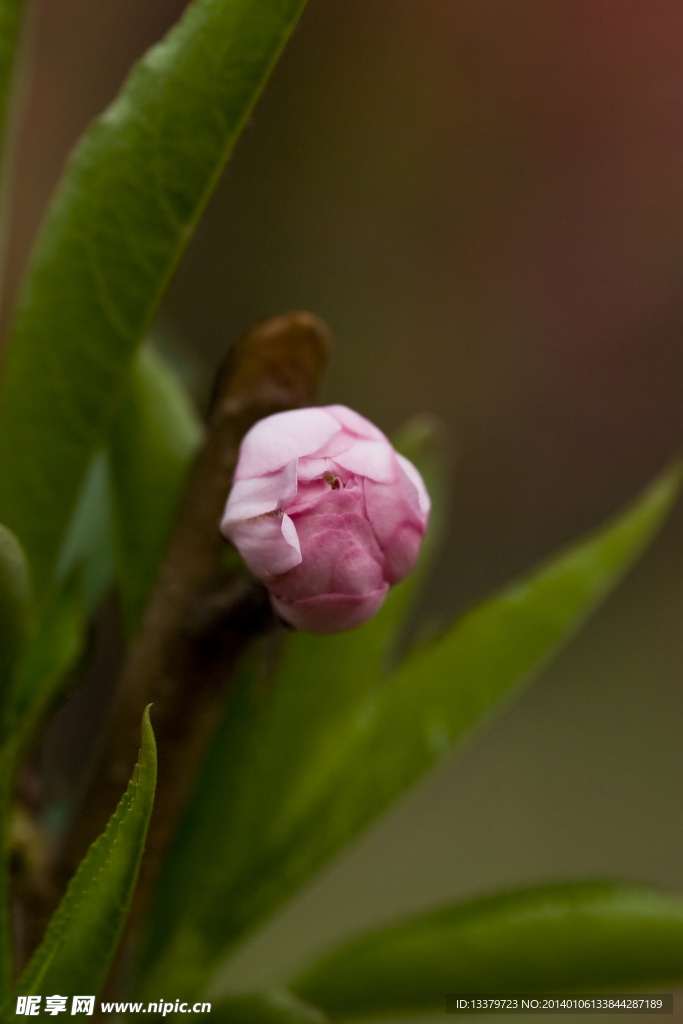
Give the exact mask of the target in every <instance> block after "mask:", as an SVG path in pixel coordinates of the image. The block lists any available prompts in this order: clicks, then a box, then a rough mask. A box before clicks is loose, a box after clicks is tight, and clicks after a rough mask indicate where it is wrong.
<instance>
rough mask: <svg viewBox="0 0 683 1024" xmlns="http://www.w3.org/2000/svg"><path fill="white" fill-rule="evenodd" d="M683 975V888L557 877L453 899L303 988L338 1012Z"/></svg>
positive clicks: (644, 983)
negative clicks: (670, 890) (559, 880)
mask: <svg viewBox="0 0 683 1024" xmlns="http://www.w3.org/2000/svg"><path fill="white" fill-rule="evenodd" d="M681 983H683V899H681V898H680V897H674V896H671V895H669V894H667V893H663V892H659V891H657V890H655V889H648V888H645V887H643V886H635V885H625V884H607V883H577V884H567V885H548V886H540V887H538V888H532V889H521V890H518V891H516V892H509V893H503V894H499V895H495V896H490V897H487V898H485V899H479V900H474V901H473V902H471V903H465V904H460V905H459V906H454V907H447V908H444V909H442V910H437V911H435V912H434V913H431V914H426V915H425V916H424V917H418V918H415V919H413V920H410V921H406V922H404V923H402V924H399V925H396V926H394V927H392V928H387V929H385V930H383V931H379V932H375V933H374V934H372V935H365V936H363V937H362V938H360V939H358V940H356V941H355V942H352V943H350V944H349V945H346V946H343V947H342V948H340V949H338V950H336V951H335V952H333V953H330V954H329V955H328V956H326V957H325V958H324V959H322V960H321V961H320V962H319V963H317V964H315V965H313V966H312V967H311V968H310V969H309V970H308V971H306V973H305V974H303V975H301V976H300V977H298V978H297V979H296V980H295V982H294V984H293V986H292V988H293V991H294V992H295V993H296V994H297V995H299V996H300V997H302V998H303V999H306V1000H310V1001H311V1002H313V1003H315V1004H316V1005H318V1006H320V1007H322V1008H323V1009H324V1010H326V1011H327V1012H328V1013H330V1014H332V1015H334V1016H335V1017H356V1016H362V1017H375V1016H389V1015H391V1014H395V1013H422V1012H429V1011H438V1010H441V1011H443V1010H444V1008H445V998H446V994H447V993H456V992H459V993H461V994H463V995H464V994H472V995H474V994H477V993H490V994H493V993H496V992H500V993H503V992H571V991H574V992H576V991H579V990H581V989H583V991H589V992H592V991H608V990H611V991H613V992H619V991H622V990H623V989H624V988H625V987H626V988H631V989H635V990H636V991H638V990H648V989H653V988H655V989H656V988H657V987H661V986H671V985H680V984H681Z"/></svg>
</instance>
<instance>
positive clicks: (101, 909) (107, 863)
mask: <svg viewBox="0 0 683 1024" xmlns="http://www.w3.org/2000/svg"><path fill="white" fill-rule="evenodd" d="M156 765H157V759H156V746H155V743H154V733H153V732H152V726H151V724H150V721H149V708H148V709H147V710H146V711H145V714H144V716H143V722H142V750H141V753H140V759H139V761H138V763H137V765H136V766H135V770H134V773H133V778H132V779H131V781H130V783H129V785H128V788H127V790H126V792H125V794H124V796H123V798H122V799H121V802H120V803H119V806H118V807H117V809H116V811H115V812H114V814H113V815H112V817H111V819H110V820H109V824H108V825H107V828H106V830H105V831H104V833H103V834H102V835H101V836H100V837H99V839H97V840H96V841H95V842H94V843H93V845H92V846H91V847H90V850H89V851H88V853H87V855H86V857H85V859H84V860H83V862H82V863H81V865H80V867H79V869H78V871H77V872H76V874H75V875H74V877H73V879H72V881H71V883H70V885H69V888H68V890H67V892H66V894H65V896H64V898H63V899H62V902H61V903H60V905H59V907H58V908H57V910H56V911H55V913H54V915H53V917H52V920H51V921H50V924H49V925H48V929H47V932H46V933H45V937H44V939H43V941H42V942H41V944H40V946H39V947H38V949H37V950H36V952H35V954H34V955H33V957H32V959H31V961H30V962H29V964H28V965H27V967H26V969H25V970H24V972H23V974H22V975H21V977H20V978H19V981H18V983H17V988H16V993H17V994H20V995H23V994H31V993H42V994H51V993H53V992H57V993H60V994H61V995H83V994H86V995H87V994H92V993H96V992H98V991H99V989H100V988H101V986H102V984H103V983H104V980H105V978H106V976H107V972H108V970H109V966H110V964H111V961H112V958H113V956H114V953H115V952H116V947H117V945H118V942H119V938H120V936H121V931H122V928H123V925H124V922H125V919H126V915H127V913H128V908H129V906H130V902H131V899H132V896H133V890H134V888H135V882H136V880H137V876H138V870H139V867H140V859H141V857H142V851H143V849H144V844H145V836H146V835H147V826H148V824H149V818H150V815H151V813H152V805H153V803H154V789H155V786H156Z"/></svg>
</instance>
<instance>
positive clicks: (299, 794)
mask: <svg viewBox="0 0 683 1024" xmlns="http://www.w3.org/2000/svg"><path fill="white" fill-rule="evenodd" d="M678 476H679V474H678V471H676V472H670V473H668V474H666V475H665V476H663V477H662V478H661V479H660V480H659V481H658V482H657V483H656V484H655V485H654V486H653V487H652V488H650V489H649V490H648V491H647V493H646V494H645V495H644V496H643V497H641V499H640V501H639V502H638V503H637V504H636V505H635V506H634V507H632V508H630V509H629V510H628V511H627V512H626V513H625V514H624V515H622V516H621V517H620V518H619V519H618V520H617V521H616V522H614V523H612V524H610V525H609V526H608V527H606V528H604V529H603V530H601V531H600V532H598V533H596V534H594V535H593V536H592V537H590V538H589V539H588V540H587V541H584V542H583V543H582V544H579V545H578V546H577V547H575V548H573V549H571V550H570V551H569V552H567V553H565V554H562V555H561V556H560V557H559V558H557V559H555V560H554V561H552V562H550V563H549V564H548V565H546V566H544V567H543V568H541V569H540V570H538V571H536V572H534V573H532V574H531V575H530V576H529V577H528V578H527V579H526V580H525V581H523V582H522V583H519V584H517V585H515V586H512V587H511V588H509V589H507V590H506V591H504V592H503V593H502V594H501V595H499V596H497V597H494V598H493V599H492V600H490V601H488V602H486V603H485V604H483V605H481V606H480V607H478V608H475V609H474V610H473V611H471V612H470V613H469V614H467V615H465V616H464V617H463V618H462V619H460V620H459V621H457V622H456V623H455V624H454V625H453V626H452V627H451V629H450V630H448V632H447V633H446V634H445V635H444V636H443V637H441V638H439V639H436V640H434V641H432V642H430V643H428V644H426V645H424V646H423V647H422V648H420V649H418V650H416V651H413V652H412V653H411V654H410V655H409V656H408V657H407V658H406V659H405V660H404V662H403V664H402V665H401V666H400V667H399V668H398V669H397V670H394V671H387V670H385V669H384V668H383V667H382V666H383V664H384V658H383V653H382V652H379V653H378V652H377V651H376V649H375V653H374V654H372V648H371V646H368V643H367V635H364V632H363V630H364V629H367V628H368V627H363V628H362V629H360V630H358V631H355V632H351V633H348V634H339V635H337V636H331V637H316V636H310V635H305V634H293V635H290V637H289V641H288V643H287V644H286V647H285V650H284V651H283V652H282V656H281V658H280V660H279V662H278V664H277V668H276V671H275V673H274V674H273V676H272V677H271V678H270V679H267V680H265V679H264V676H263V669H262V667H261V665H260V663H259V661H258V658H257V657H256V655H255V654H252V656H251V658H250V659H247V660H245V662H244V663H243V665H242V670H241V673H240V674H239V675H238V677H237V678H236V680H235V681H234V687H235V689H234V691H233V697H232V699H231V702H230V704H229V707H228V709H227V713H226V716H225V719H224V722H223V724H222V726H221V728H220V729H219V732H218V734H217V736H216V739H215V742H214V745H213V748H212V752H211V754H210V756H209V758H208V760H207V763H206V766H205V769H204V771H203V774H202V777H201V779H200V783H199V786H198V788H197V791H196V794H195V797H194V799H193V802H192V805H191V807H190V809H189V812H188V814H187V818H186V821H185V823H184V826H183V828H182V829H181V832H180V836H179V840H178V842H177V844H176V847H175V848H174V850H173V851H172V854H171V857H170V859H169V863H168V865H167V869H166V872H165V875H164V877H163V880H162V882H161V885H160V888H159V896H158V899H157V902H156V905H155V910H154V913H153V915H152V919H151V920H152V924H151V928H150V931H149V934H148V940H147V941H148V944H147V951H146V955H145V956H144V958H143V971H144V975H145V978H146V979H147V980H148V983H149V991H150V992H151V991H152V990H153V989H154V986H155V985H156V986H158V985H159V984H161V981H162V979H163V978H164V977H167V976H169V974H170V973H173V976H174V978H175V979H176V981H177V983H178V985H179V986H181V987H182V986H186V988H187V990H188V991H189V990H190V989H192V987H193V986H198V985H200V984H201V983H202V981H203V980H204V979H205V978H206V972H207V970H208V967H209V965H211V964H212V963H213V964H214V965H215V964H216V963H217V962H218V958H219V957H221V956H222V955H225V953H226V952H227V950H228V949H230V948H231V947H233V946H234V944H235V943H236V942H237V941H238V940H239V939H240V938H241V937H242V936H243V935H244V934H245V932H246V931H247V930H248V929H253V928H254V927H255V926H256V925H257V924H258V923H259V922H260V921H262V920H263V919H264V918H265V917H266V916H267V915H268V914H269V913H272V912H273V911H274V910H275V909H276V908H277V907H278V906H280V905H281V904H282V903H283V902H284V901H285V900H286V899H287V898H288V897H289V896H291V895H292V894H293V893H294V892H295V891H296V889H297V888H298V887H299V886H300V885H301V884H302V883H303V882H304V881H306V880H307V879H308V878H309V877H310V876H311V875H312V874H313V873H314V872H315V871H317V870H318V869H319V868H320V867H321V866H322V865H323V864H324V863H325V862H326V861H328V860H329V859H330V858H331V857H332V856H333V855H334V854H335V853H337V852H338V851H339V850H340V849H341V848H342V846H343V845H344V844H346V843H348V842H349V840H351V839H353V838H354V837H356V836H357V835H358V834H359V833H360V831H361V830H362V829H363V828H364V827H365V826H366V825H367V824H369V822H371V821H372V820H373V819H374V818H375V817H376V816H377V815H378V814H380V813H381V812H382V811H384V810H385V809H386V808H387V807H388V806H389V804H390V803H391V801H392V800H393V799H395V798H396V797H397V796H398V795H399V794H401V793H402V792H403V791H404V790H405V789H406V788H407V787H409V786H410V785H411V784H413V783H414V782H415V781H416V779H418V778H419V776H420V775H421V774H422V773H423V772H424V771H425V770H426V769H428V768H429V767H430V766H431V765H432V764H434V763H435V761H437V760H438V759H439V758H440V757H442V756H443V755H444V754H446V753H447V752H449V751H450V750H452V749H453V746H454V744H455V743H456V741H458V740H459V739H461V738H462V737H463V736H464V735H465V734H466V733H467V732H468V731H469V730H470V729H471V728H472V726H473V725H475V723H476V722H477V721H479V720H480V719H481V718H482V716H484V715H485V714H486V713H487V712H489V711H490V710H491V709H492V708H493V706H494V705H495V704H496V703H497V702H498V701H499V700H500V699H501V698H502V697H504V696H506V695H509V694H511V693H512V692H513V690H515V689H516V690H519V688H520V686H521V684H522V683H523V682H527V681H528V680H529V679H530V678H531V675H532V673H533V671H535V670H537V669H538V668H539V666H540V665H542V664H543V663H544V662H545V661H546V660H547V659H548V657H549V655H550V653H551V652H552V651H553V650H555V649H557V647H558V645H559V644H561V643H562V642H563V641H565V640H566V639H567V638H568V637H569V636H570V635H571V634H572V633H573V632H574V630H575V629H576V628H577V626H578V624H579V623H580V622H581V621H582V619H583V618H584V617H585V616H586V614H587V613H588V612H589V611H590V609H592V608H593V607H594V606H595V604H596V603H597V602H598V601H599V600H600V599H601V598H603V597H604V596H605V594H606V593H607V592H608V591H609V589H610V588H611V587H612V586H614V584H615V583H616V581H617V580H618V579H619V578H620V576H621V575H622V574H623V572H624V571H625V569H626V568H627V567H628V566H629V565H630V564H631V562H632V561H633V559H634V558H635V557H636V556H637V554H638V553H639V552H640V551H641V550H642V548H643V546H644V545H645V544H646V543H647V541H648V540H649V539H650V538H651V536H652V535H653V533H654V532H655V530H656V529H657V527H658V526H659V524H660V523H661V520H662V518H663V516H664V515H665V513H666V511H667V510H668V508H669V506H670V504H671V502H672V500H673V498H674V496H675V493H676V490H677V487H678ZM369 626H370V628H374V627H373V626H372V624H369ZM368 651H370V654H368ZM169 937H170V938H169Z"/></svg>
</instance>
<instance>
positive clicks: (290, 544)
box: [224, 515, 301, 580]
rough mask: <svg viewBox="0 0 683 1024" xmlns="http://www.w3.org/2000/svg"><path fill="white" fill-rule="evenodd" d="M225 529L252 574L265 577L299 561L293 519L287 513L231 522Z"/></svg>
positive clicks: (271, 575)
mask: <svg viewBox="0 0 683 1024" xmlns="http://www.w3.org/2000/svg"><path fill="white" fill-rule="evenodd" d="M224 533H225V535H226V536H227V537H229V538H230V540H231V541H232V542H233V544H234V545H235V547H236V548H238V549H239V552H240V554H241V555H242V558H243V559H244V561H245V562H246V563H247V565H248V566H249V568H250V569H251V571H252V572H253V574H254V576H257V577H258V578H259V579H262V580H268V579H270V578H271V577H273V576H279V575H280V574H281V573H284V572H289V570H290V569H293V568H294V566H296V565H299V563H300V562H301V548H300V546H299V537H298V535H297V532H296V527H295V526H294V523H293V522H292V520H291V519H290V518H289V516H286V515H279V516H277V515H276V516H274V515H265V516H258V517H257V518H256V519H245V520H241V521H240V522H238V523H233V524H231V525H230V526H228V528H227V529H226V530H224Z"/></svg>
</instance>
